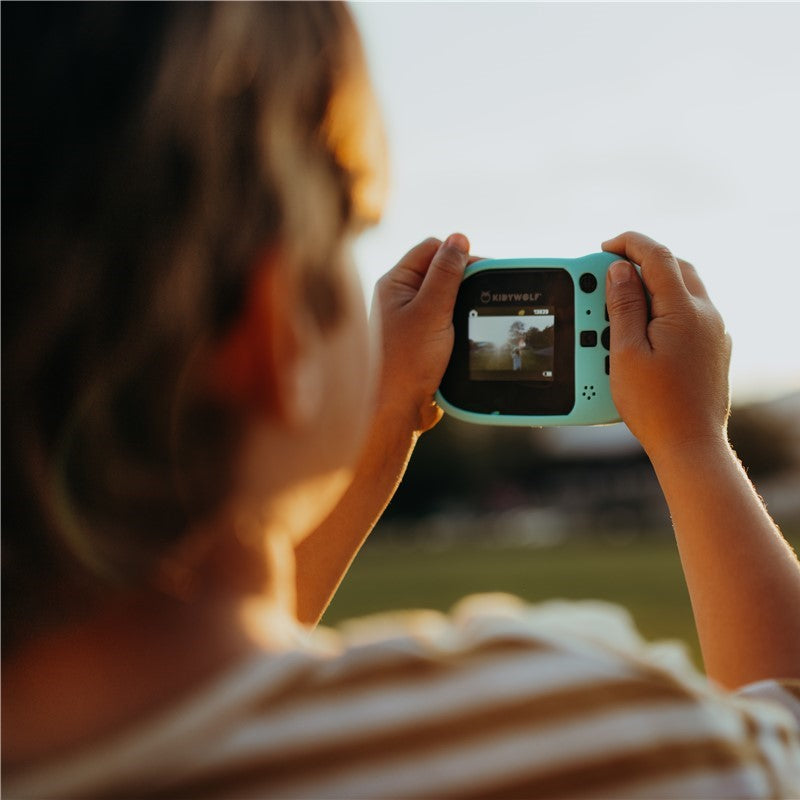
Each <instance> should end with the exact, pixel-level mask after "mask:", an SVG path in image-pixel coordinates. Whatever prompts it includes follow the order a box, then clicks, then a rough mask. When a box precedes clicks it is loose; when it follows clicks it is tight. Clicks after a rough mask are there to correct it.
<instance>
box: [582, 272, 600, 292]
mask: <svg viewBox="0 0 800 800" xmlns="http://www.w3.org/2000/svg"><path fill="white" fill-rule="evenodd" d="M578 286H580V287H581V290H582V291H584V292H586V294H591V293H592V292H593V291H594V290H595V289H596V288H597V278H595V276H594V275H592V273H591V272H584V273H583V275H581V277H580V278H578Z"/></svg>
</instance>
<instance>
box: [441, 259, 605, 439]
mask: <svg viewBox="0 0 800 800" xmlns="http://www.w3.org/2000/svg"><path fill="white" fill-rule="evenodd" d="M619 259H620V257H619V256H617V255H614V254H612V253H593V254H592V255H588V256H584V257H583V258H575V259H563V258H510V259H499V260H484V261H477V262H475V263H474V264H472V265H470V266H469V267H468V268H467V271H466V273H465V275H464V279H463V281H462V283H461V286H460V288H459V291H458V296H457V299H456V305H455V311H454V314H453V325H454V327H455V345H454V347H453V353H452V355H451V357H450V362H449V364H448V366H447V370H446V371H445V374H444V377H443V378H442V382H441V385H440V386H439V391H438V392H437V394H436V402H437V403H438V404H439V405H440V406H441V407H442V408H443V409H444V410H445V411H446V412H447V413H448V414H451V415H452V416H454V417H456V418H458V419H461V420H465V421H466V422H475V423H480V424H484V425H523V426H534V427H540V426H550V425H604V424H608V423H611V422H619V419H620V417H619V414H618V413H617V409H616V408H615V407H614V403H613V401H612V399H611V390H610V386H609V374H610V368H611V361H610V357H609V347H610V344H611V331H610V327H609V322H608V309H607V308H606V302H605V286H606V272H607V271H608V268H609V267H610V266H611V264H613V263H614V262H615V261H619Z"/></svg>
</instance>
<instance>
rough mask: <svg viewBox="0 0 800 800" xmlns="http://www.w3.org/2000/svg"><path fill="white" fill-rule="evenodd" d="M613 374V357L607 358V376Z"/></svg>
mask: <svg viewBox="0 0 800 800" xmlns="http://www.w3.org/2000/svg"><path fill="white" fill-rule="evenodd" d="M610 374H611V356H606V375H610Z"/></svg>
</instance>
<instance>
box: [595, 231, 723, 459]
mask: <svg viewBox="0 0 800 800" xmlns="http://www.w3.org/2000/svg"><path fill="white" fill-rule="evenodd" d="M603 250H606V251H608V252H611V253H618V254H619V255H621V256H624V257H625V258H627V259H629V260H630V261H633V262H635V263H637V264H639V265H640V266H641V268H642V278H643V280H644V283H645V285H646V287H647V290H648V292H649V293H650V295H651V319H650V321H649V322H648V318H647V304H646V302H645V296H644V291H643V289H642V285H641V282H640V281H639V279H638V277H637V275H636V272H635V270H634V269H633V267H632V266H631V265H630V264H626V263H625V262H620V263H617V264H614V265H612V267H611V269H610V270H609V273H608V278H607V281H606V293H607V302H608V314H609V318H610V320H611V393H612V396H613V398H614V403H615V404H616V406H617V409H618V410H619V412H620V415H621V416H622V418H623V419H624V420H625V422H626V423H627V425H628V427H629V428H630V429H631V431H633V433H634V434H635V435H636V437H637V438H638V439H639V441H640V442H641V443H642V445H643V447H644V448H645V450H646V451H647V452H648V454H649V455H650V456H651V458H652V457H653V455H654V454H656V453H663V452H668V451H670V450H674V449H675V448H680V447H694V446H700V445H702V444H703V443H708V442H709V441H713V442H715V443H718V442H719V441H720V439H723V440H725V439H726V438H727V432H726V427H727V419H728V413H729V408H730V402H729V387H728V366H729V362H730V353H731V343H730V337H729V336H728V335H727V334H726V332H725V325H724V323H723V321H722V317H721V316H720V315H719V312H718V311H717V310H716V308H714V306H713V305H712V303H711V301H710V300H709V298H708V295H707V294H706V290H705V287H704V286H703V283H702V281H701V280H700V278H699V277H698V275H697V272H696V271H695V269H694V267H693V266H692V265H691V264H689V263H687V262H685V261H682V260H680V259H676V258H675V256H673V255H672V253H671V252H670V251H669V250H668V249H667V248H666V247H664V246H663V245H660V244H658V243H657V242H654V241H653V240H652V239H649V238H647V237H646V236H643V235H642V234H640V233H624V234H622V235H620V236H617V237H616V238H614V239H610V240H609V241H607V242H604V243H603Z"/></svg>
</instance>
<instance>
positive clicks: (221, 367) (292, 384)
mask: <svg viewBox="0 0 800 800" xmlns="http://www.w3.org/2000/svg"><path fill="white" fill-rule="evenodd" d="M320 336H321V333H320V331H319V328H318V326H317V324H316V323H315V321H314V320H313V319H312V318H311V315H310V314H309V312H308V310H307V308H306V304H305V301H304V297H303V296H302V291H301V287H300V276H299V274H298V270H297V269H296V267H295V265H294V264H291V263H288V262H287V261H286V260H285V259H284V258H281V256H280V255H279V252H278V251H270V252H269V253H267V254H266V255H265V256H264V257H263V258H261V259H260V261H259V264H258V266H257V268H256V269H255V270H254V274H253V278H252V279H251V281H250V285H249V286H248V288H247V296H246V298H245V301H244V304H243V308H242V312H241V314H240V316H239V319H238V320H237V321H236V322H235V323H234V325H233V326H232V328H231V329H230V331H229V332H228V333H227V334H226V336H225V338H224V339H223V340H222V342H221V343H220V344H219V346H218V347H217V348H216V352H215V353H214V355H213V357H212V359H211V363H212V372H213V375H212V381H213V385H214V386H215V387H216V389H217V391H219V392H220V393H221V394H222V396H223V397H225V398H226V399H227V400H229V401H232V402H233V403H234V404H235V405H237V406H240V407H243V408H245V409H247V410H248V411H250V412H254V413H256V414H259V415H268V416H270V417H272V418H274V419H276V420H278V421H282V422H284V423H287V424H288V425H290V426H291V427H297V426H302V425H304V424H305V423H307V422H309V421H311V420H312V419H313V418H314V417H315V416H316V414H317V413H318V411H319V408H320V405H321V403H322V394H323V391H324V387H323V382H324V381H323V370H324V364H323V352H322V348H321V347H320Z"/></svg>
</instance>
